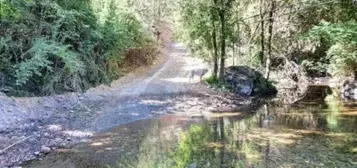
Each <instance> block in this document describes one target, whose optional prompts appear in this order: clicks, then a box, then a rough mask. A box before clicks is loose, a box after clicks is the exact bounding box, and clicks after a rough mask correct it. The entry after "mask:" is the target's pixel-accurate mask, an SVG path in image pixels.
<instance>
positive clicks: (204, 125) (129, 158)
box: [23, 99, 357, 168]
mask: <svg viewBox="0 0 357 168" xmlns="http://www.w3.org/2000/svg"><path fill="white" fill-rule="evenodd" d="M23 167H28V168H47V167H51V168H62V167H67V168H96V167H98V168H101V167H106V168H108V167H110V168H116V167H123V168H124V167H125V168H130V167H133V168H134V167H141V168H142V167H143V168H144V167H148V168H149V167H165V168H166V167H357V103H353V102H341V101H338V100H334V99H332V100H329V101H325V102H301V103H299V104H296V105H295V106H294V107H292V106H283V105H272V104H266V105H263V106H262V107H261V108H259V109H258V110H256V111H254V112H237V113H235V115H219V114H215V115H208V116H205V115H204V116H195V117H193V116H177V115H166V116H162V117H160V118H157V119H148V120H140V121H136V122H132V123H129V124H125V125H122V126H119V127H116V128H112V129H110V130H108V131H106V132H103V133H100V134H98V135H96V136H94V137H93V138H91V139H90V140H89V141H88V142H85V143H82V144H79V145H77V146H75V147H74V148H72V149H58V150H56V151H55V152H52V153H50V154H48V155H47V156H45V157H44V158H41V159H40V160H35V161H32V162H29V163H27V164H25V165H23Z"/></svg>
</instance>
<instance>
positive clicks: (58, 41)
mask: <svg viewBox="0 0 357 168" xmlns="http://www.w3.org/2000/svg"><path fill="white" fill-rule="evenodd" d="M111 2H112V3H114V1H111ZM0 3H1V4H0V5H1V8H0V14H1V20H0V64H1V66H0V80H1V82H2V84H1V85H0V92H5V93H7V94H10V95H26V96H27V95H50V94H56V93H63V92H72V91H84V90H86V89H88V88H90V87H93V86H96V85H99V84H101V83H110V82H111V80H113V79H115V78H116V77H118V75H114V74H118V73H119V68H120V67H111V66H110V65H109V63H111V62H120V61H121V60H122V53H123V52H124V51H126V50H128V49H129V48H133V47H140V46H142V45H144V43H143V42H142V41H146V40H142V39H144V38H145V36H144V33H142V31H141V23H140V22H139V21H138V20H137V19H136V18H135V17H134V14H132V13H123V12H122V13H120V12H118V10H117V9H116V8H115V5H110V9H108V11H109V15H108V16H107V17H106V21H105V23H103V24H101V23H99V22H98V21H97V17H96V14H95V13H94V11H93V10H92V7H91V0H76V1H73V0H32V1H23V0H2V1H0ZM110 68H115V69H110Z"/></svg>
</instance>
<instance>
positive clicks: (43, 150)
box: [41, 146, 51, 154]
mask: <svg viewBox="0 0 357 168" xmlns="http://www.w3.org/2000/svg"><path fill="white" fill-rule="evenodd" d="M50 151H51V148H49V147H47V146H41V152H42V153H44V154H48V153H50Z"/></svg>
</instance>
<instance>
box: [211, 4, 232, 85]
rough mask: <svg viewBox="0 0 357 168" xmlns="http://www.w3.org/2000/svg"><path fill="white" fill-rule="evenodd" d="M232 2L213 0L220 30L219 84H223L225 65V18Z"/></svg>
mask: <svg viewBox="0 0 357 168" xmlns="http://www.w3.org/2000/svg"><path fill="white" fill-rule="evenodd" d="M233 1H234V0H213V2H214V4H215V8H216V9H217V11H218V15H219V21H220V28H221V30H220V33H221V35H220V45H221V61H220V71H219V76H218V79H219V82H220V83H223V82H224V69H225V63H226V40H227V34H226V25H227V20H226V17H227V15H228V14H229V12H230V10H231V8H232V2H233Z"/></svg>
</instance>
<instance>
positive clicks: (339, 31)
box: [309, 21, 357, 75]
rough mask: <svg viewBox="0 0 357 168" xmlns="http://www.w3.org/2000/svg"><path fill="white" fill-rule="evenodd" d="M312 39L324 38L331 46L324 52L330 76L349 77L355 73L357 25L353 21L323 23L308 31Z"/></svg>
mask: <svg viewBox="0 0 357 168" xmlns="http://www.w3.org/2000/svg"><path fill="white" fill-rule="evenodd" d="M309 35H310V37H311V38H313V39H319V38H325V39H327V40H328V43H329V44H331V46H330V48H329V49H328V50H327V51H326V58H324V59H326V60H328V61H329V66H326V65H325V64H322V65H320V66H324V67H327V70H328V72H329V73H330V74H332V75H350V74H355V72H356V71H357V23H356V22H355V21H348V22H340V23H327V22H323V23H321V24H320V25H318V26H315V27H314V28H313V29H312V30H311V31H310V34H309Z"/></svg>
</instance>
